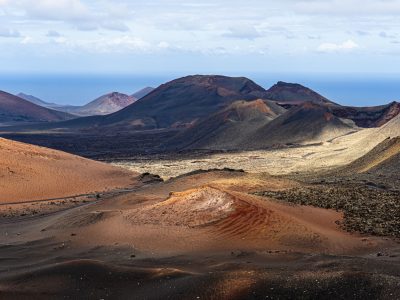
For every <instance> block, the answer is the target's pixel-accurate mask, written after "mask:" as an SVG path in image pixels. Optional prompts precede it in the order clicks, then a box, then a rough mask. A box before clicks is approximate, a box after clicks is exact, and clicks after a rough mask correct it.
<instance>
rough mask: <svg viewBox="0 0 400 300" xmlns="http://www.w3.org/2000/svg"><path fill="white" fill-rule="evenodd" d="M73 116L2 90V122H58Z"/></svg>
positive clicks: (0, 113) (0, 98)
mask: <svg viewBox="0 0 400 300" xmlns="http://www.w3.org/2000/svg"><path fill="white" fill-rule="evenodd" d="M73 118H74V116H73V115H71V114H68V113H65V112H60V111H56V110H52V109H48V108H45V107H42V106H39V105H36V104H33V103H31V102H29V101H27V100H24V99H22V98H20V97H17V96H14V95H12V94H9V93H6V92H3V91H0V123H3V124H5V123H12V124H14V123H16V124H18V123H24V122H56V121H64V120H70V119H73Z"/></svg>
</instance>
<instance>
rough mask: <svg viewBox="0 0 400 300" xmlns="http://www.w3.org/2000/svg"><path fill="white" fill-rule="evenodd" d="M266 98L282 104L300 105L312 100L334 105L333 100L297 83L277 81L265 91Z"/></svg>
mask: <svg viewBox="0 0 400 300" xmlns="http://www.w3.org/2000/svg"><path fill="white" fill-rule="evenodd" d="M266 97H267V98H268V99H271V100H274V101H277V102H278V103H281V104H284V105H290V106H292V105H300V104H302V103H304V102H307V101H308V102H313V103H319V104H324V105H336V104H335V103H334V102H332V101H330V100H328V99H327V98H325V97H324V96H321V95H320V94H318V93H317V92H315V91H313V90H312V89H310V88H308V87H305V86H303V85H301V84H298V83H288V82H283V81H279V82H278V83H276V84H275V85H273V86H272V87H271V88H270V89H269V90H267V92H266Z"/></svg>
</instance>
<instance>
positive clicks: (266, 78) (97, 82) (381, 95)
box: [0, 72, 400, 106]
mask: <svg viewBox="0 0 400 300" xmlns="http://www.w3.org/2000/svg"><path fill="white" fill-rule="evenodd" d="M194 74H195V73H192V74H191V73H182V72H181V73H173V74H172V73H171V74H153V75H152V74H143V75H139V74H81V73H79V74H72V73H69V74H59V73H58V74H49V73H47V74H29V73H25V74H22V75H21V74H19V75H18V74H0V90H3V91H6V92H9V93H12V94H18V93H20V92H22V93H25V94H29V95H33V96H35V97H38V98H40V99H41V100H44V101H46V102H52V103H56V104H64V105H65V104H70V105H84V104H86V103H88V102H90V101H92V100H94V99H96V98H97V97H100V96H102V95H104V94H107V93H110V92H120V93H125V94H133V93H134V92H136V91H138V90H140V89H142V88H145V87H148V86H151V87H155V88H156V87H158V86H159V85H161V84H163V83H165V82H168V81H170V80H173V79H176V78H179V77H183V76H188V75H194ZM199 74H206V73H199ZM212 74H215V75H226V76H234V77H235V76H244V77H247V78H249V79H251V80H253V81H254V82H256V83H257V84H259V85H261V86H262V87H264V88H265V89H268V88H269V87H271V86H272V85H273V84H275V83H276V82H278V81H285V82H291V83H299V84H302V85H304V86H306V87H308V88H310V89H312V90H314V91H316V92H318V93H320V94H321V95H323V96H325V97H326V98H328V99H329V100H332V101H334V102H337V103H339V104H341V105H349V106H373V105H383V104H387V103H390V102H393V101H398V100H399V99H400V76H398V74H365V73H344V74H339V73H306V72H304V73H246V72H243V73H239V72H237V73H222V72H213V73H212Z"/></svg>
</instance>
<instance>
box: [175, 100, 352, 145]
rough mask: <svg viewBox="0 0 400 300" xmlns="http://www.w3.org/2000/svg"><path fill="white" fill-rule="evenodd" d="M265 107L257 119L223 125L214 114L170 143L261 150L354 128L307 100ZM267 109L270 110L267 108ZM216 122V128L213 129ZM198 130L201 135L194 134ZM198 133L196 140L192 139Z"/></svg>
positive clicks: (325, 138) (324, 137) (314, 140)
mask: <svg viewBox="0 0 400 300" xmlns="http://www.w3.org/2000/svg"><path fill="white" fill-rule="evenodd" d="M264 105H265V104H264ZM265 107H266V105H265ZM275 108H277V106H275ZM265 109H266V108H264V110H262V109H259V110H258V118H255V119H251V118H250V119H244V120H240V119H239V120H236V122H235V123H233V125H232V124H231V123H228V125H227V124H226V122H225V124H223V126H221V120H224V119H223V118H222V117H223V116H224V115H223V114H222V115H221V114H217V115H216V116H214V117H211V118H210V119H207V120H205V121H204V122H203V123H200V124H198V125H195V126H194V127H193V128H190V129H188V130H187V131H186V132H184V133H183V134H180V135H177V136H176V137H175V138H174V139H173V140H172V142H170V145H171V144H172V145H175V146H176V145H186V146H184V148H187V149H214V150H216V149H218V150H243V149H262V148H270V147H276V146H279V147H281V146H288V145H295V144H306V143H321V142H325V141H328V140H330V139H333V138H336V137H338V136H340V135H345V134H348V133H351V132H353V131H356V130H357V128H355V127H353V126H351V125H349V124H348V123H347V122H344V121H342V120H341V119H339V118H337V117H335V116H334V115H333V114H332V113H331V112H330V110H329V109H328V108H327V107H325V106H320V105H318V104H314V103H311V102H308V103H304V104H302V105H301V106H299V107H293V108H291V109H290V110H288V111H286V112H284V111H282V109H280V110H279V109H277V110H275V111H274V114H273V115H271V114H269V115H268V114H266V113H265ZM268 110H269V111H271V109H270V108H268ZM228 111H229V110H228ZM282 112H283V113H282ZM271 116H273V117H271ZM216 117H217V122H216V121H215V119H216ZM218 121H219V123H218ZM210 124H215V126H211V127H208V128H207V127H206V126H207V125H208V126H210ZM218 125H219V128H218V129H216V127H218ZM198 133H200V134H202V135H201V136H199V135H197V136H196V134H198ZM207 133H208V134H207ZM198 136H199V137H200V139H196V137H198ZM190 137H195V139H192V140H190ZM188 142H189V143H188ZM185 143H186V144H185Z"/></svg>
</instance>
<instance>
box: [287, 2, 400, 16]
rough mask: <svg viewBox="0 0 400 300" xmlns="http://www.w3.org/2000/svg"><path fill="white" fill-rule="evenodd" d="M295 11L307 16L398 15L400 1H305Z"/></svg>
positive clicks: (298, 3)
mask: <svg viewBox="0 0 400 300" xmlns="http://www.w3.org/2000/svg"><path fill="white" fill-rule="evenodd" d="M294 9H295V11H296V12H299V13H306V14H328V15H332V14H339V15H355V16H361V15H397V14H398V13H400V0H323V1H320V0H308V1H307V0H306V1H304V0H303V1H296V2H295V4H294Z"/></svg>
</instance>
